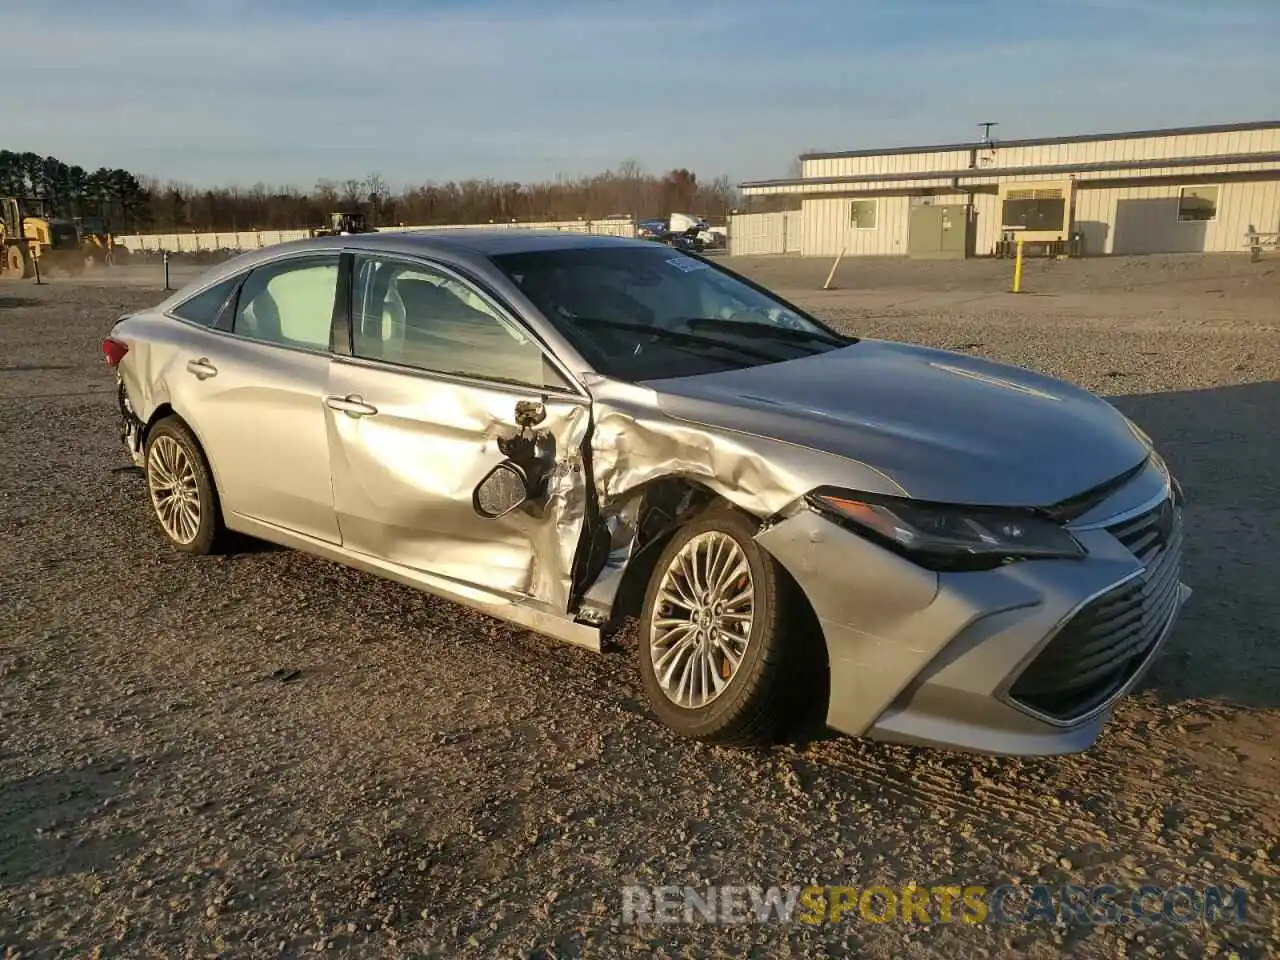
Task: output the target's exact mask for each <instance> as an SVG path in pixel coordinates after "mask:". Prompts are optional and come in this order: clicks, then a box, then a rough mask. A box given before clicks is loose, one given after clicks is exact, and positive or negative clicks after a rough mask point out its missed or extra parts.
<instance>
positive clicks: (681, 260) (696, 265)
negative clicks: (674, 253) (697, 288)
mask: <svg viewBox="0 0 1280 960" xmlns="http://www.w3.org/2000/svg"><path fill="white" fill-rule="evenodd" d="M667 263H669V264H671V265H672V266H673V267H675V268H676V269H677V270H680V271H681V272H683V273H692V272H693V271H694V270H705V269H707V265H706V264H705V263H703V262H702V261H701V260H695V259H693V257H672V258H671V259H670V260H668V261H667Z"/></svg>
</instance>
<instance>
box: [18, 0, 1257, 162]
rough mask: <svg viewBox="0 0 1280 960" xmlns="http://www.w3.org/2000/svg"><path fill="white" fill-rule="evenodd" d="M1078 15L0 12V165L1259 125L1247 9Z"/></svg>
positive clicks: (1115, 5) (614, 153)
mask: <svg viewBox="0 0 1280 960" xmlns="http://www.w3.org/2000/svg"><path fill="white" fill-rule="evenodd" d="M1087 3H1088V4H1089V5H1088V6H1084V5H1080V4H1066V3H1065V2H1064V0H1045V2H1043V3H1041V4H1040V5H1039V6H1036V5H1027V4H1024V5H1019V6H1011V5H1009V4H1005V3H1000V2H997V0H951V2H944V0H937V2H930V0H900V2H898V3H896V4H880V3H870V2H864V3H859V2H850V0H810V2H808V3H806V4H803V5H801V4H775V3H766V2H763V0H739V2H728V0H701V2H698V3H688V2H674V0H647V2H646V3H645V4H630V3H626V4H624V3H616V4H615V3H599V2H590V3H588V2H584V0H558V2H557V3H556V4H554V5H552V4H534V3H523V2H515V0H487V2H486V0H469V2H466V3H463V2H453V3H440V2H436V3H422V2H410V0H399V2H395V0H365V2H363V3H361V4H350V3H337V2H332V0H311V2H306V3H304V2H301V0H290V2H279V0H277V2H276V3H272V4H265V3H250V2H248V0H221V2H219V3H218V4H207V3H197V2H195V0H168V2H165V3H159V2H157V0H139V2H134V3H130V4H129V5H127V6H124V8H123V9H120V7H118V6H117V7H115V8H114V9H112V8H111V7H112V5H99V4H83V3H75V2H72V0H46V2H45V3H43V4H40V5H22V6H21V7H20V8H19V9H17V10H15V11H10V12H7V13H6V31H5V48H6V57H7V60H6V65H7V66H8V67H9V73H10V75H11V76H21V77H23V83H22V85H21V86H22V89H23V93H24V96H23V97H22V98H20V99H19V100H14V101H10V102H9V103H7V104H6V113H7V115H8V116H7V120H6V123H5V124H4V128H3V131H2V132H0V136H3V139H4V143H3V144H0V146H4V147H6V148H8V149H19V150H22V149H31V150H36V151H38V152H42V153H52V154H55V155H57V156H59V157H61V158H63V159H65V160H68V161H69V162H76V163H80V164H82V165H86V166H96V165H100V164H105V165H113V166H115V165H119V166H125V167H128V168H130V169H135V170H139V171H142V172H146V173H151V174H154V175H157V176H160V177H162V178H169V177H172V178H176V179H181V180H186V181H192V182H196V183H213V182H228V181H235V182H240V183H252V182H255V181H259V180H261V181H265V182H268V183H276V184H283V183H294V184H298V185H302V186H306V185H309V184H310V183H312V182H313V181H314V180H315V179H317V178H319V177H334V178H343V177H347V176H360V175H363V174H365V173H367V172H369V171H371V170H378V171H380V172H381V173H383V175H384V176H386V177H388V178H389V179H390V180H392V181H393V182H395V183H404V182H421V181H424V180H428V179H450V178H460V177H467V176H481V177H487V176H492V177H496V178H510V179H533V178H541V177H547V176H552V175H554V174H556V173H557V172H563V173H566V174H577V173H587V172H593V171H596V170H599V169H601V168H603V167H605V166H610V165H616V164H617V163H619V162H621V161H622V160H625V159H629V158H635V159H638V160H639V161H641V162H642V163H643V164H644V165H645V166H647V167H649V168H651V169H662V168H665V167H670V166H676V165H679V166H690V167H693V168H694V169H696V170H698V171H699V172H700V174H701V175H703V176H711V175H714V174H716V173H719V172H727V173H729V174H730V175H731V176H733V177H734V178H735V179H746V178H754V177H758V176H769V175H775V174H780V173H782V172H784V171H785V169H786V167H787V165H788V163H789V161H790V159H791V158H792V157H794V155H795V154H796V153H797V152H799V151H800V150H802V149H804V148H806V147H814V146H824V147H835V148H839V147H851V146H879V145H884V144H893V143H900V142H904V141H907V142H931V141H939V140H941V141H946V140H956V139H963V138H966V137H969V136H971V135H972V134H973V133H974V131H975V129H976V128H974V126H973V124H974V123H975V122H976V121H978V120H983V119H988V118H991V119H998V120H1000V121H1001V122H1002V126H1001V128H1000V130H1001V134H1002V135H1004V136H1006V137H1014V136H1035V135H1045V134H1048V135H1052V134H1057V133H1078V132H1089V131H1096V130H1106V129H1117V128H1121V129H1122V128H1132V127H1141V126H1163V125H1174V124H1180V123H1197V122H1213V121H1216V120H1236V119H1259V118H1262V115H1264V114H1265V113H1266V112H1268V108H1269V107H1271V106H1272V105H1273V104H1272V102H1271V101H1272V97H1271V94H1270V89H1271V87H1270V86H1268V84H1267V83H1266V82H1264V81H1265V80H1266V79H1267V78H1268V77H1269V76H1271V75H1272V71H1273V68H1272V67H1270V64H1271V62H1272V60H1271V58H1272V57H1273V56H1274V54H1273V52H1272V51H1273V49H1274V33H1275V31H1274V30H1272V31H1271V39H1268V31H1267V30H1266V29H1265V25H1266V23H1267V17H1268V12H1269V11H1270V13H1269V15H1270V17H1271V20H1272V21H1275V20H1280V14H1277V13H1276V12H1275V8H1274V3H1273V0H1256V2H1249V0H1239V2H1238V3H1237V5H1235V6H1233V7H1231V8H1225V7H1224V8H1222V9H1223V14H1222V15H1221V16H1215V15H1214V13H1213V10H1214V9H1216V8H1217V7H1218V6H1219V5H1213V6H1212V7H1211V6H1210V5H1207V4H1199V3H1195V2H1194V0H1167V2H1165V3H1161V2H1160V0H1087ZM122 6H123V5H122ZM1157 7H1158V8H1160V9H1162V10H1165V11H1166V12H1169V16H1167V17H1164V18H1163V19H1160V18H1156V17H1153V16H1152V15H1151V10H1152V8H1157ZM1170 11H1172V12H1170ZM1246 16H1247V17H1253V18H1255V20H1254V21H1251V22H1254V23H1255V29H1254V30H1251V31H1247V32H1244V33H1242V32H1241V31H1240V28H1239V24H1240V18H1241V17H1246ZM1188 18H1192V19H1193V20H1194V24H1195V29H1194V30H1193V31H1192V30H1190V29H1189V27H1188ZM1259 23H1260V24H1262V26H1261V27H1258V26H1257V24H1259ZM1273 26H1274V23H1273ZM72 27H74V28H75V29H71V28H72ZM1226 104H1230V105H1231V110H1232V115H1231V116H1222V115H1221V110H1222V109H1223V108H1224V106H1223V105H1226Z"/></svg>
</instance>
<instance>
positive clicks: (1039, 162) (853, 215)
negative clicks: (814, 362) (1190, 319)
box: [730, 121, 1280, 256]
mask: <svg viewBox="0 0 1280 960" xmlns="http://www.w3.org/2000/svg"><path fill="white" fill-rule="evenodd" d="M800 161H801V175H800V177H799V178H798V179H787V180H759V181H753V182H749V183H743V184H741V185H740V190H741V192H742V195H743V197H744V198H745V199H746V200H747V202H748V204H753V203H755V204H758V203H760V202H761V198H769V199H768V200H765V201H764V202H766V203H769V204H771V205H772V206H773V207H774V208H775V209H776V208H778V207H787V208H791V209H790V210H789V211H785V212H784V211H780V212H777V213H747V214H739V215H736V216H735V217H733V218H732V220H731V222H730V244H731V250H732V251H733V252H735V253H785V252H799V253H801V254H807V255H821V256H834V255H836V254H837V253H839V252H840V251H842V250H843V251H844V252H845V253H846V255H849V256H858V255H875V254H882V255H894V254H900V255H906V254H912V255H917V256H966V255H967V256H987V255H991V254H993V253H995V252H996V251H997V248H998V244H999V242H1000V241H1001V240H1002V239H1013V238H1016V237H1018V236H1022V237H1023V238H1025V239H1026V240H1028V241H1031V240H1034V239H1042V240H1053V239H1060V240H1064V241H1066V240H1068V239H1070V238H1071V237H1072V236H1073V235H1075V236H1076V237H1077V238H1078V241H1077V242H1078V243H1079V244H1080V246H1081V248H1082V252H1084V253H1085V254H1108V253H1129V254H1131V253H1179V252H1199V251H1239V252H1245V251H1247V244H1246V237H1247V235H1248V234H1249V233H1250V231H1261V232H1264V233H1269V232H1274V231H1280V121H1268V122H1261V123H1233V124H1218V125H1214V126H1201V127H1180V128H1174V129H1166V130H1142V131H1131V132H1127V133H1103V134H1090V135H1086V136H1074V137H1056V138H1044V139H1036V140H1009V141H999V140H995V141H982V142H976V143H961V144H946V145H941V146H923V147H903V148H897V149H888V150H850V151H844V152H837V153H809V154H805V155H803V156H801V158H800ZM930 207H932V208H938V207H940V208H942V209H933V210H930V209H922V208H930ZM796 211H798V213H797V212H796ZM1055 217H1056V218H1058V219H1057V220H1056V221H1055ZM797 234H798V236H797Z"/></svg>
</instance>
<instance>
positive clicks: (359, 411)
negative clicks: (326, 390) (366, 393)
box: [324, 393, 378, 417]
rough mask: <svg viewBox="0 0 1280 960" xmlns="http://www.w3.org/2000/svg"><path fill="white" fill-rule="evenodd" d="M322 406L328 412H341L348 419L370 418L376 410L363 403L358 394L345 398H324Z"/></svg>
mask: <svg viewBox="0 0 1280 960" xmlns="http://www.w3.org/2000/svg"><path fill="white" fill-rule="evenodd" d="M324 405H325V406H326V407H328V408H329V409H330V410H341V411H342V412H343V413H345V414H346V415H347V416H348V417H371V416H373V415H374V414H375V413H377V412H378V408H377V407H375V406H372V405H370V404H368V403H365V402H364V398H363V397H361V396H360V395H359V394H355V393H352V394H348V395H347V396H345V397H325V398H324Z"/></svg>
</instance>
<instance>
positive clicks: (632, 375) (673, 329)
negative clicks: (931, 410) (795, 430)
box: [493, 244, 855, 381]
mask: <svg viewBox="0 0 1280 960" xmlns="http://www.w3.org/2000/svg"><path fill="white" fill-rule="evenodd" d="M493 261H494V263H495V264H497V266H498V268H499V269H500V270H502V272H503V273H505V274H506V275H507V276H508V277H510V278H511V280H512V281H513V282H514V283H515V284H516V285H517V286H519V287H520V289H521V290H522V291H524V293H525V295H526V296H527V297H528V298H529V299H530V300H531V301H533V303H534V305H535V306H537V307H538V309H539V310H541V311H542V313H543V314H544V315H545V316H546V318H547V320H548V321H550V322H551V323H552V324H553V325H555V327H556V328H557V329H558V330H559V331H560V332H561V333H563V334H564V335H565V337H567V338H568V339H569V340H570V341H571V342H572V343H573V344H574V346H575V347H576V348H577V349H578V350H579V352H581V353H582V355H583V356H584V357H585V358H586V359H587V360H589V361H590V362H591V363H592V364H593V365H594V366H595V367H596V369H597V370H598V371H599V372H601V373H603V374H605V375H606V376H609V377H613V378H615V379H619V380H631V381H635V380H649V379H658V378H662V377H680V376H692V375H695V374H700V373H713V372H716V371H719V370H732V369H736V368H739V367H751V366H758V365H761V364H766V363H777V362H779V361H783V360H794V359H796V358H797V357H804V356H810V355H812V354H815V353H824V352H826V351H828V350H835V349H837V348H839V347H843V346H848V345H849V344H850V343H853V342H855V341H854V339H853V338H850V337H845V336H843V335H841V334H839V333H836V332H835V331H833V330H831V329H829V328H827V327H825V326H823V325H822V324H820V323H818V322H817V321H816V320H814V319H813V318H811V317H808V316H806V315H805V314H803V313H801V312H800V311H798V310H797V309H796V308H794V307H791V306H789V305H787V304H785V303H782V302H781V301H779V300H777V299H775V298H773V297H771V296H769V295H768V294H765V293H763V292H761V291H759V290H757V289H756V288H755V287H753V286H751V285H750V284H748V283H745V282H744V281H742V280H740V279H738V278H737V277H735V276H734V275H733V274H731V273H728V272H727V271H724V270H721V269H719V268H717V267H715V266H714V265H712V264H710V263H708V262H707V261H705V260H702V259H700V258H697V257H691V256H688V255H687V254H683V253H680V252H678V251H676V250H673V249H671V248H670V247H665V246H658V245H656V244H655V245H652V246H649V245H646V246H630V245H627V246H617V247H581V248H576V249H569V250H540V251H536V252H532V253H514V254H503V255H500V256H495V257H493Z"/></svg>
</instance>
